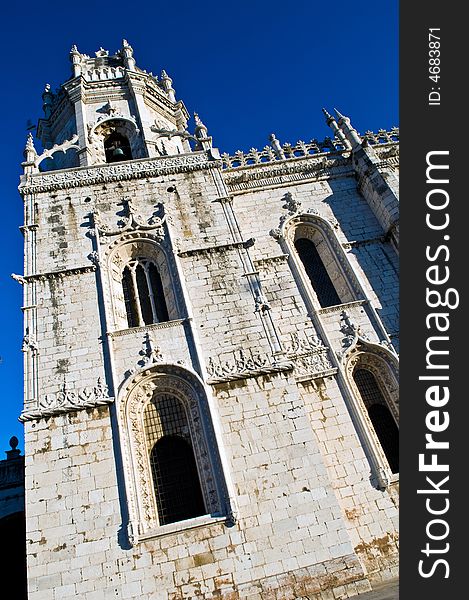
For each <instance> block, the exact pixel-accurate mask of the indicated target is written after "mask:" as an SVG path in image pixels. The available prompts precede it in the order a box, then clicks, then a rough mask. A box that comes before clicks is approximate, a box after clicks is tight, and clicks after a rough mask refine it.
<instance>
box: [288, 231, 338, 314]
mask: <svg viewBox="0 0 469 600" xmlns="http://www.w3.org/2000/svg"><path fill="white" fill-rule="evenodd" d="M295 248H296V251H297V253H298V256H299V257H300V259H301V262H302V263H303V266H304V269H305V271H306V274H307V276H308V278H309V280H310V282H311V285H312V286H313V290H314V291H315V292H316V296H317V298H318V302H319V304H320V305H321V307H322V308H325V307H326V306H335V305H337V304H341V300H340V298H339V296H338V294H337V291H336V289H335V287H334V284H333V283H332V281H331V278H330V277H329V274H328V272H327V270H326V267H325V266H324V263H323V261H322V259H321V257H320V255H319V252H318V251H317V248H316V246H315V244H314V242H312V241H311V240H309V239H306V238H298V239H296V240H295Z"/></svg>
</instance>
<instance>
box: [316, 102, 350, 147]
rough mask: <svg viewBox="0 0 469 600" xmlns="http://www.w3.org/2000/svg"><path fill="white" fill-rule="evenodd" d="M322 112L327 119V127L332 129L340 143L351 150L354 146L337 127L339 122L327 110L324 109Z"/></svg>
mask: <svg viewBox="0 0 469 600" xmlns="http://www.w3.org/2000/svg"><path fill="white" fill-rule="evenodd" d="M334 110H335V109H334ZM322 112H323V113H324V116H325V117H326V123H327V125H328V126H329V127H330V128H331V129H332V131H333V132H334V135H335V137H336V138H337V139H338V140H339V142H341V144H343V145H344V146H345V148H348V149H350V148H351V147H352V146H351V144H350V142H349V141H348V139H347V138H346V137H345V135H344V132H343V131H342V130H341V129H340V127H339V126H338V125H337V121H336V120H335V119H334V117H333V116H332V115H331V114H330V113H328V112H327V110H326V109H325V108H323V109H322Z"/></svg>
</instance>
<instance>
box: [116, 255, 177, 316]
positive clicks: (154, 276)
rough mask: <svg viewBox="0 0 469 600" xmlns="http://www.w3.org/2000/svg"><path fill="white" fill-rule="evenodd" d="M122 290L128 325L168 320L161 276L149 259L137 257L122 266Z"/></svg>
mask: <svg viewBox="0 0 469 600" xmlns="http://www.w3.org/2000/svg"><path fill="white" fill-rule="evenodd" d="M122 291H123V294H124V302H125V311H126V315H127V324H128V326H129V327H139V326H142V325H150V324H151V323H161V322H163V321H168V320H169V316H168V308H167V306H166V300H165V297H164V290H163V284H162V282H161V277H160V274H159V272H158V269H157V268H156V266H155V265H154V264H153V263H152V262H151V261H148V260H146V259H142V258H139V259H137V260H135V261H132V262H131V263H129V265H127V266H126V267H125V268H124V271H123V273H122Z"/></svg>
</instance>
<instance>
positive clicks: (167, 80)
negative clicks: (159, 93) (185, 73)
mask: <svg viewBox="0 0 469 600" xmlns="http://www.w3.org/2000/svg"><path fill="white" fill-rule="evenodd" d="M160 79H161V83H162V84H163V87H164V89H165V92H166V93H167V94H168V98H169V99H170V100H171V102H176V91H175V89H174V88H173V80H172V79H171V77H170V76H169V75H168V74H167V73H166V71H165V70H164V69H163V70H162V71H161V76H160Z"/></svg>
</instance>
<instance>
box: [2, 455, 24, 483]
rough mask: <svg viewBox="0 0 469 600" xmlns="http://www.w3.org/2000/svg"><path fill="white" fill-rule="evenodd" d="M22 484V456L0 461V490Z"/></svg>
mask: <svg viewBox="0 0 469 600" xmlns="http://www.w3.org/2000/svg"><path fill="white" fill-rule="evenodd" d="M21 485H24V456H19V457H17V458H14V459H11V460H2V461H0V490H2V489H4V488H9V487H17V486H21Z"/></svg>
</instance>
